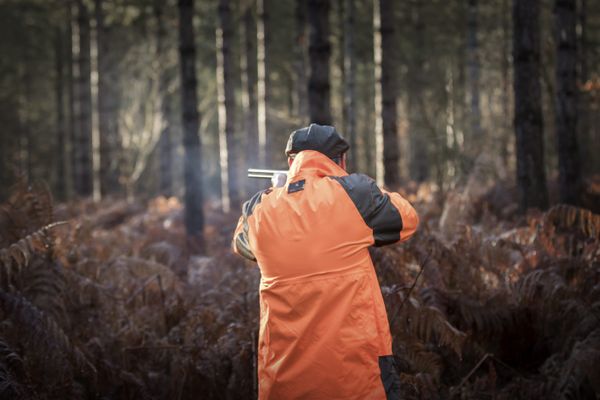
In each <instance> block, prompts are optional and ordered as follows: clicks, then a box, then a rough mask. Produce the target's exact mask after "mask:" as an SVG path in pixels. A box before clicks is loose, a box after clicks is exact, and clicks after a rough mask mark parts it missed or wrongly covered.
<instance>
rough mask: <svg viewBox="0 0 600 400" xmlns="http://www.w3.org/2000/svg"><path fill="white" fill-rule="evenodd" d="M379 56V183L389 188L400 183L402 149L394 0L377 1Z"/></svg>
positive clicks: (376, 51)
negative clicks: (397, 123) (394, 54)
mask: <svg viewBox="0 0 600 400" xmlns="http://www.w3.org/2000/svg"><path fill="white" fill-rule="evenodd" d="M373 29H374V46H373V47H374V56H375V118H376V123H375V143H376V157H377V162H376V173H377V182H378V183H379V184H385V185H386V186H388V187H395V186H397V185H398V184H399V178H400V177H399V174H398V172H399V171H398V168H399V149H398V133H397V128H396V118H397V115H396V82H395V75H396V71H395V63H394V58H393V52H394V48H395V46H396V43H395V37H394V9H393V0H374V2H373Z"/></svg>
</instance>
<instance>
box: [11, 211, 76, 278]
mask: <svg viewBox="0 0 600 400" xmlns="http://www.w3.org/2000/svg"><path fill="white" fill-rule="evenodd" d="M65 223H66V222H54V223H52V224H49V225H46V226H44V227H42V228H40V229H38V230H37V231H35V232H33V233H31V234H29V235H27V236H26V237H24V238H22V239H20V240H19V241H18V242H17V243H13V244H11V245H10V246H9V247H8V248H5V249H0V268H1V270H0V277H1V278H2V281H1V282H0V287H2V288H6V287H8V284H9V283H10V282H12V280H13V278H14V276H15V275H17V274H19V273H21V271H22V269H23V268H25V267H26V266H27V265H28V264H29V262H30V260H31V258H32V257H33V256H34V255H35V254H47V253H48V251H49V249H50V248H51V245H52V241H51V238H50V236H49V232H50V231H51V230H52V229H53V228H55V227H57V226H59V225H63V224H65Z"/></svg>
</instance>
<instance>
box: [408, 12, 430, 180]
mask: <svg viewBox="0 0 600 400" xmlns="http://www.w3.org/2000/svg"><path fill="white" fill-rule="evenodd" d="M411 6H412V7H411V8H412V9H411V17H412V28H413V29H412V31H413V35H414V36H413V37H412V42H413V43H414V45H415V51H414V56H413V58H412V60H410V61H409V67H408V82H407V85H406V86H407V89H408V117H409V122H410V125H409V127H410V149H411V151H410V163H409V165H410V176H411V179H413V180H415V181H416V182H424V181H425V180H427V179H428V178H429V162H430V161H429V154H428V151H427V129H426V126H425V125H426V123H425V116H424V115H423V107H421V103H422V102H424V96H425V71H424V68H425V60H424V55H423V50H422V49H424V48H425V23H424V22H423V16H422V12H423V11H422V3H421V2H420V1H416V2H413V3H411Z"/></svg>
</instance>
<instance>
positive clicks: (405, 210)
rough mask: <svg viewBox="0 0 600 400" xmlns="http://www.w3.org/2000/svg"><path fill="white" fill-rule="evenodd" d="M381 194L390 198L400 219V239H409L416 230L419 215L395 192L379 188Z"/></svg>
mask: <svg viewBox="0 0 600 400" xmlns="http://www.w3.org/2000/svg"><path fill="white" fill-rule="evenodd" d="M380 190H381V192H382V193H383V195H387V196H388V197H389V198H390V202H391V203H392V206H393V207H395V208H396V210H397V211H398V214H400V218H401V220H402V228H401V229H400V241H402V242H403V241H405V240H407V239H409V238H410V237H411V236H412V235H414V234H415V232H416V231H417V227H418V226H419V215H418V214H417V211H416V210H415V209H414V207H413V206H412V205H411V204H410V203H409V202H408V200H406V199H405V198H404V197H402V196H401V195H400V193H396V192H388V191H386V190H385V189H380Z"/></svg>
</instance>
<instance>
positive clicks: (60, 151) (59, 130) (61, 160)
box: [54, 28, 67, 201]
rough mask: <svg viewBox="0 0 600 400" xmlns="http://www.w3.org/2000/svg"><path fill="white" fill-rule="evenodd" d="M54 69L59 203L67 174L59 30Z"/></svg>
mask: <svg viewBox="0 0 600 400" xmlns="http://www.w3.org/2000/svg"><path fill="white" fill-rule="evenodd" d="M55 35H56V38H55V53H54V55H55V60H54V61H55V68H56V80H55V90H56V99H55V101H56V153H55V154H57V157H56V161H55V163H56V195H57V198H58V199H59V200H61V201H64V200H66V197H67V174H66V162H67V157H66V144H67V137H66V136H67V129H66V124H65V107H64V106H65V100H64V97H65V96H64V87H65V80H64V77H65V74H64V63H63V57H64V33H63V30H62V29H61V28H56V30H55Z"/></svg>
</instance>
